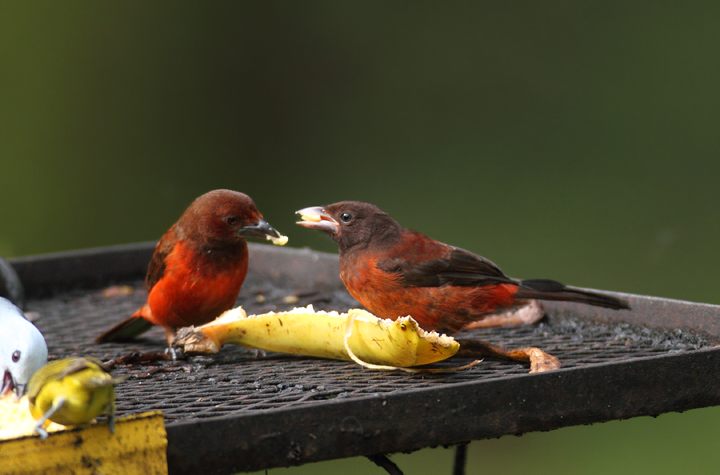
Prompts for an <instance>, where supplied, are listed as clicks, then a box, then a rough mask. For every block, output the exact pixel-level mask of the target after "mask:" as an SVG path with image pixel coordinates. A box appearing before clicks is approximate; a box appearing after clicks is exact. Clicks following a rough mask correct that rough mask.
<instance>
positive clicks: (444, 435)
mask: <svg viewBox="0 0 720 475" xmlns="http://www.w3.org/2000/svg"><path fill="white" fill-rule="evenodd" d="M153 247H154V245H153V244H152V243H145V244H138V245H131V246H118V247H112V248H103V249H95V250H87V251H79V252H71V253H61V254H52V255H42V256H34V257H28V258H18V259H12V260H10V262H11V263H12V264H13V266H14V267H15V269H16V271H17V272H18V274H19V275H20V278H21V279H22V281H23V283H24V285H25V290H26V295H27V297H28V304H27V308H26V310H27V311H29V312H34V313H36V314H37V319H36V321H35V323H36V324H37V326H38V327H39V328H40V330H41V331H42V332H43V333H44V335H45V337H46V339H47V341H48V346H49V351H50V355H51V358H60V357H65V356H70V355H93V356H96V357H99V358H101V359H102V360H104V361H108V360H112V359H115V358H118V357H122V356H126V355H128V354H129V353H131V352H133V351H138V352H158V351H163V350H164V348H165V346H166V344H165V338H164V331H163V330H162V329H160V328H155V329H153V330H152V331H151V332H149V333H147V334H146V336H144V338H142V339H140V340H138V341H137V342H135V343H131V344H104V345H97V344H94V343H93V338H94V337H96V336H97V335H99V334H100V333H102V332H103V331H104V330H106V329H107V328H109V327H110V326H112V325H113V324H115V323H117V322H118V321H120V320H121V319H123V318H125V317H126V316H127V315H129V314H130V313H132V312H133V311H135V310H136V309H137V308H139V307H140V305H142V304H143V303H144V302H145V298H146V297H147V293H146V292H145V290H144V284H143V281H142V279H143V277H144V274H145V270H146V266H147V263H148V261H149V259H150V256H151V254H152V250H153ZM250 253H251V255H250V272H249V275H248V279H247V281H246V283H245V286H244V287H243V290H242V292H241V295H240V298H239V299H238V304H239V305H242V306H243V307H244V308H245V309H246V310H247V312H248V313H264V312H267V311H271V310H274V311H281V310H287V309H290V308H293V307H295V306H304V305H307V304H310V303H312V304H313V305H314V306H315V308H316V309H333V310H346V309H348V308H351V307H355V306H358V304H357V302H356V301H355V300H354V299H353V298H352V297H350V296H349V295H348V294H347V292H346V291H345V289H344V287H343V286H342V283H341V282H340V279H339V276H338V274H339V267H338V260H337V256H335V255H331V254H324V253H317V252H312V251H308V250H296V249H283V248H276V247H271V246H263V245H251V249H250ZM116 284H126V285H131V286H132V287H133V288H134V291H133V292H132V293H131V294H129V295H117V296H106V294H105V293H104V289H105V288H106V287H108V286H110V285H116ZM614 295H620V296H621V297H623V298H626V299H628V300H629V302H630V304H631V306H632V310H631V311H624V310H623V311H612V310H606V309H598V308H594V307H588V306H584V305H579V304H571V303H552V302H549V303H544V306H545V308H546V311H547V317H546V318H545V319H544V320H543V321H542V322H541V323H540V324H537V325H533V326H529V327H522V328H514V329H491V330H476V331H472V332H465V333H463V334H462V335H461V336H462V337H463V338H468V337H472V338H479V339H483V340H487V341H491V342H494V343H498V344H501V345H503V346H507V347H521V346H538V347H540V348H542V349H544V350H545V351H547V352H549V353H551V354H553V355H555V356H557V357H558V358H559V359H560V361H561V362H562V364H563V368H562V369H560V370H558V371H553V372H548V373H541V374H532V375H531V374H528V367H527V366H523V365H520V364H517V363H513V362H507V361H499V360H490V359H486V360H485V361H483V362H482V363H480V364H478V365H476V366H474V367H472V368H470V369H468V370H465V371H460V372H456V373H435V374H407V373H401V372H379V371H370V370H367V369H364V368H361V367H359V366H357V365H355V364H354V363H346V362H341V361H328V360H320V359H312V358H305V357H297V356H288V355H279V354H274V353H268V354H266V355H256V354H253V353H248V352H246V351H245V350H243V349H240V348H236V347H226V348H223V350H222V351H221V352H220V353H219V354H217V355H213V356H203V357H193V358H190V359H188V360H186V361H176V362H170V361H155V362H149V363H147V362H146V363H135V364H124V365H123V364H121V365H118V366H117V367H116V368H115V369H114V370H113V372H114V373H115V374H118V375H127V376H129V379H128V380H126V381H124V382H123V383H121V384H120V385H118V387H117V403H118V412H119V413H120V414H128V413H136V412H142V411H148V410H156V409H159V410H162V411H163V413H164V414H165V420H166V425H167V431H168V464H169V468H170V473H172V474H185V473H187V474H190V473H193V474H194V473H218V474H230V473H236V472H238V471H253V470H260V469H263V468H270V467H278V466H288V465H298V464H302V463H307V462H317V461H321V460H327V459H333V458H341V457H350V456H357V455H370V454H376V453H392V452H398V451H409V450H415V449H419V448H422V447H428V446H437V445H450V444H456V443H460V442H464V441H469V440H474V439H482V438H488V437H497V436H500V435H503V434H516V433H522V432H529V431H536V430H549V429H555V428H559V427H563V426H568V425H576V424H587V423H592V422H600V421H607V420H611V419H623V418H628V417H634V416H641V415H655V414H660V413H663V412H668V411H682V410H687V409H692V408H697V407H704V406H711V405H716V404H720V371H718V369H720V349H718V348H715V345H716V343H717V341H718V340H719V339H720V307H718V306H713V305H705V304H695V303H689V302H680V301H673V300H667V299H659V298H653V297H643V296H636V295H625V294H614ZM466 362H468V361H467V360H462V359H451V360H449V361H446V362H443V363H440V364H439V365H438V366H448V367H450V366H458V365H460V364H464V363H466Z"/></svg>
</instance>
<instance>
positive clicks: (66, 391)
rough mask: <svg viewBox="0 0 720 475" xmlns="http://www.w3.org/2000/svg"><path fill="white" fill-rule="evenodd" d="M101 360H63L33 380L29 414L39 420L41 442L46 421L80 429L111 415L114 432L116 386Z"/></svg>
mask: <svg viewBox="0 0 720 475" xmlns="http://www.w3.org/2000/svg"><path fill="white" fill-rule="evenodd" d="M123 379H124V378H113V377H112V376H111V375H110V372H109V371H108V370H107V369H106V368H105V367H104V366H103V365H102V363H101V362H100V360H98V359H96V358H93V357H91V356H85V357H71V358H63V359H61V360H57V361H51V362H50V363H48V364H47V365H45V366H43V367H42V368H41V369H40V370H39V371H38V372H37V373H35V375H34V376H33V377H32V379H31V380H30V384H29V385H28V391H27V392H28V401H29V403H30V413H31V414H32V416H33V417H34V418H35V419H36V420H37V424H36V426H35V432H37V433H39V434H40V437H41V438H42V439H44V438H46V437H47V431H45V429H43V425H44V424H45V423H46V421H48V420H51V421H53V422H56V423H58V424H62V425H79V424H84V423H86V422H89V421H91V420H92V419H94V418H96V417H97V416H99V415H101V414H108V421H109V426H110V432H112V433H114V432H115V387H114V386H115V384H117V383H119V382H120V381H122V380H123Z"/></svg>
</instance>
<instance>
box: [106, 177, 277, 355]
mask: <svg viewBox="0 0 720 475" xmlns="http://www.w3.org/2000/svg"><path fill="white" fill-rule="evenodd" d="M246 237H256V238H261V239H268V240H270V241H272V242H273V244H277V245H284V244H285V243H286V242H287V238H286V237H285V236H282V235H281V234H280V233H278V232H277V231H276V230H275V229H273V228H272V226H270V225H269V224H268V223H267V222H266V221H265V220H264V219H262V214H260V212H259V211H258V209H257V207H256V206H255V203H254V202H253V200H252V199H251V198H250V197H249V196H247V195H245V194H243V193H239V192H237V191H231V190H214V191H210V192H208V193H205V194H204V195H202V196H200V197H199V198H197V199H196V200H195V201H194V202H193V203H192V204H191V205H190V206H189V207H188V208H187V209H186V210H185V212H184V213H183V214H182V216H181V217H180V219H179V220H178V221H177V222H176V223H175V224H173V225H172V227H170V229H169V230H168V231H167V232H166V233H165V235H163V237H162V239H160V242H159V243H158V244H157V247H156V248H155V253H154V254H153V256H152V259H151V261H150V264H149V266H148V271H147V276H146V279H145V282H146V285H147V289H148V300H147V303H146V304H145V305H143V306H142V307H141V308H140V309H139V310H138V311H137V312H135V313H134V314H133V315H132V316H130V317H129V318H127V319H126V320H124V321H122V322H120V323H119V324H118V325H116V326H114V327H113V328H111V329H110V330H108V331H107V332H105V333H103V334H102V335H100V336H99V337H97V338H96V340H95V341H96V342H98V343H106V342H111V341H124V340H129V339H132V338H134V337H136V336H138V335H140V334H141V333H144V332H146V331H147V330H149V329H150V328H151V327H152V326H153V325H160V326H162V327H163V328H165V335H166V338H167V341H168V344H170V342H171V341H172V339H173V337H174V336H175V332H176V331H177V329H178V328H180V327H187V326H190V325H202V324H204V323H207V322H210V321H212V320H214V319H215V318H216V317H217V316H219V315H220V314H221V313H223V312H224V311H226V310H229V309H230V308H232V306H233V304H234V303H235V301H236V300H237V297H238V294H239V293H240V288H241V287H242V284H243V282H244V281H245V276H246V274H247V269H248V249H247V243H246V241H245V238H246Z"/></svg>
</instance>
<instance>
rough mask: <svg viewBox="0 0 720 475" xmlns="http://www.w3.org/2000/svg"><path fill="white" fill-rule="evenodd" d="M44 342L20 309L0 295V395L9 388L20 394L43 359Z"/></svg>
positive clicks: (23, 391)
mask: <svg viewBox="0 0 720 475" xmlns="http://www.w3.org/2000/svg"><path fill="white" fill-rule="evenodd" d="M47 356H48V350H47V344H46V343H45V338H43V336H42V333H40V330H38V329H37V327H36V326H35V325H33V324H32V323H30V322H29V321H28V320H27V319H26V318H25V316H24V315H23V312H22V310H20V309H19V308H18V307H16V306H15V305H13V304H12V303H11V302H10V301H9V300H7V299H5V298H2V297H0V372H2V373H0V374H2V386H1V387H0V396H3V395H5V394H6V393H7V392H9V391H10V390H13V391H15V394H16V395H17V396H18V397H20V396H22V395H23V394H24V393H25V389H26V386H27V384H28V381H30V377H31V376H32V375H33V373H35V371H37V370H38V369H40V368H41V367H42V366H43V365H44V364H45V363H47Z"/></svg>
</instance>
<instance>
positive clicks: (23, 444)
mask: <svg viewBox="0 0 720 475" xmlns="http://www.w3.org/2000/svg"><path fill="white" fill-rule="evenodd" d="M166 454H167V433H166V431H165V423H164V420H163V415H162V412H160V411H154V412H146V413H143V414H137V415H131V416H125V417H121V418H118V419H117V420H116V421H115V434H111V433H110V430H109V429H108V425H107V422H103V423H98V424H90V425H85V426H81V427H76V428H73V429H68V430H63V431H58V432H51V433H50V436H49V437H48V438H47V439H46V440H44V441H43V440H40V438H39V437H37V436H25V437H21V438H17V439H8V440H4V441H0V460H2V462H1V465H2V468H1V469H0V472H2V473H3V474H8V475H10V474H12V475H15V474H17V475H20V474H23V475H26V474H49V473H52V474H57V475H62V474H78V475H80V474H104V475H112V474H118V475H121V474H122V475H134V474H139V475H140V474H142V475H145V474H167V455H166Z"/></svg>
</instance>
